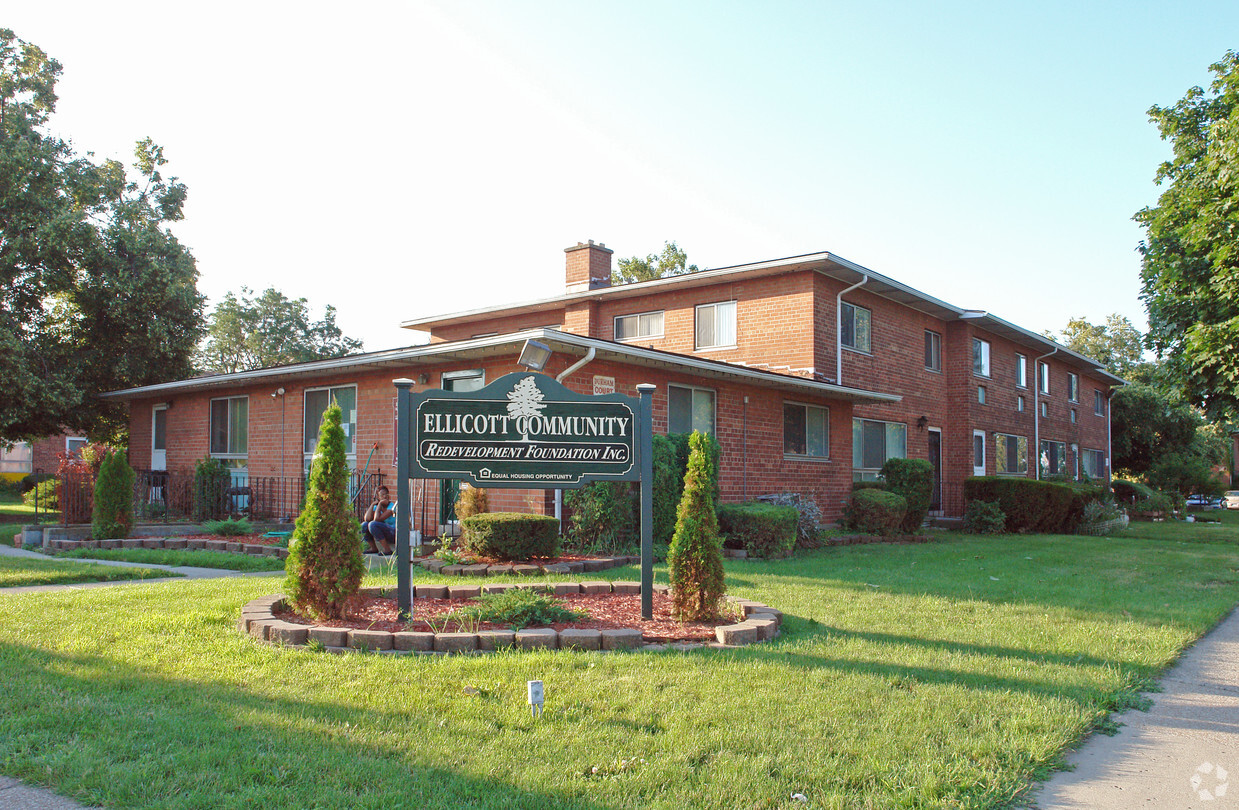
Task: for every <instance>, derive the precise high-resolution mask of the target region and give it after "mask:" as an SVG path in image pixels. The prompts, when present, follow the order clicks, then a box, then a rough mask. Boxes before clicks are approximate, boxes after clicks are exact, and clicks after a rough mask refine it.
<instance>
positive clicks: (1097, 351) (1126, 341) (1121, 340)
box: [1046, 312, 1144, 377]
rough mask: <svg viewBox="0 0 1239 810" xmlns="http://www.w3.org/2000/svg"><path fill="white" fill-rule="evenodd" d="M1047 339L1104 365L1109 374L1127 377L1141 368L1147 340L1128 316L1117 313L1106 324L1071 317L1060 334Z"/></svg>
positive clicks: (1109, 317)
mask: <svg viewBox="0 0 1239 810" xmlns="http://www.w3.org/2000/svg"><path fill="white" fill-rule="evenodd" d="M1046 337H1049V338H1051V339H1053V340H1057V341H1058V342H1059V343H1061V344H1063V345H1064V346H1066V347H1067V348H1068V349H1071V350H1072V351H1073V352H1079V353H1080V354H1082V355H1084V356H1086V357H1091V358H1093V359H1094V360H1097V361H1099V362H1101V363H1102V364H1104V365H1105V367H1106V369H1107V370H1108V371H1110V372H1111V373H1112V374H1117V375H1118V376H1120V377H1126V376H1127V375H1128V374H1130V373H1131V372H1132V371H1133V370H1134V369H1135V368H1136V367H1137V366H1138V365H1140V362H1141V356H1142V355H1143V354H1144V338H1143V337H1142V336H1141V335H1140V332H1139V330H1137V329H1136V327H1134V326H1132V323H1131V321H1130V320H1129V319H1128V318H1127V316H1126V315H1119V314H1118V313H1117V312H1116V313H1114V314H1113V315H1108V316H1107V317H1106V322H1105V324H1093V323H1089V322H1088V321H1087V320H1085V319H1084V318H1071V319H1070V320H1068V321H1067V325H1066V326H1065V327H1063V331H1062V332H1061V333H1060V334H1058V335H1055V334H1054V333H1053V332H1046Z"/></svg>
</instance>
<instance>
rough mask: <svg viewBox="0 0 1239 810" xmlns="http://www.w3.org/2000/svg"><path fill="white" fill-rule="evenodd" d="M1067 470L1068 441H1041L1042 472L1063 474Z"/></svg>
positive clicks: (1044, 473) (1043, 473)
mask: <svg viewBox="0 0 1239 810" xmlns="http://www.w3.org/2000/svg"><path fill="white" fill-rule="evenodd" d="M1065 472H1067V444H1066V442H1051V441H1042V442H1041V474H1042V475H1062V474H1064V473H1065Z"/></svg>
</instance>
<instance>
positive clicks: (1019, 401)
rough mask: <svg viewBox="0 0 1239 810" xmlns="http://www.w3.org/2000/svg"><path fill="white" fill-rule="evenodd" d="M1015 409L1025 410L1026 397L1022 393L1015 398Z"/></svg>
mask: <svg viewBox="0 0 1239 810" xmlns="http://www.w3.org/2000/svg"><path fill="white" fill-rule="evenodd" d="M1015 409H1016V410H1017V411H1019V412H1020V413H1023V412H1024V397H1023V396H1022V395H1021V396H1017V397H1016V398H1015Z"/></svg>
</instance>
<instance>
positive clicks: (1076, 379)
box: [1067, 371, 1080, 402]
mask: <svg viewBox="0 0 1239 810" xmlns="http://www.w3.org/2000/svg"><path fill="white" fill-rule="evenodd" d="M1067 401H1068V402H1079V401H1080V375H1079V374H1076V373H1075V372H1073V371H1068V372H1067Z"/></svg>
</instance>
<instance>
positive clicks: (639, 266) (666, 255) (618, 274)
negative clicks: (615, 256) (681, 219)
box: [611, 242, 697, 284]
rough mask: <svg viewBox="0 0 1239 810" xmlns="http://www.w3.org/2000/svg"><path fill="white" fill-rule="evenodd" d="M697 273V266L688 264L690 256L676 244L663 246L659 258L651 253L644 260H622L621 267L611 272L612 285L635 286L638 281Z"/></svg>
mask: <svg viewBox="0 0 1239 810" xmlns="http://www.w3.org/2000/svg"><path fill="white" fill-rule="evenodd" d="M696 272H697V265H695V264H689V263H688V254H687V253H685V252H684V251H682V250H680V246H679V245H677V244H676V243H675V242H666V243H664V244H663V252H662V253H661V254H659V255H657V256H656V255H654V254H653V253H651V254H650V255H648V256H646V257H645V258H644V259H642V258H641V257H640V256H629V257H628V258H627V259H620V260H619V267H618V268H616V269H614V270H612V271H611V283H612V284H633V283H635V282H637V281H652V280H653V279H656V278H665V277H667V276H680V275H683V274H685V273H696Z"/></svg>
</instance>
